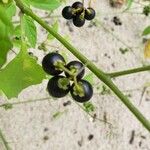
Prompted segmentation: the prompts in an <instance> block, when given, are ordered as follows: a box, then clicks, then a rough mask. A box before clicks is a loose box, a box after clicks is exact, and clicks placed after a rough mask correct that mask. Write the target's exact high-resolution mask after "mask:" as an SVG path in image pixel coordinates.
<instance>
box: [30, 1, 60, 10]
mask: <svg viewBox="0 0 150 150" xmlns="http://www.w3.org/2000/svg"><path fill="white" fill-rule="evenodd" d="M29 3H30V5H32V6H33V7H36V8H39V9H43V10H48V11H52V10H54V9H56V8H58V7H59V6H60V5H61V3H60V2H59V1H58V0H44V1H42V0H29Z"/></svg>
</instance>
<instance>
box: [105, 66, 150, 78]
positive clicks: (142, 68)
mask: <svg viewBox="0 0 150 150" xmlns="http://www.w3.org/2000/svg"><path fill="white" fill-rule="evenodd" d="M143 71H150V65H149V66H143V67H139V68H134V69H129V70H123V71H117V72H113V73H107V75H108V76H110V77H111V78H114V77H119V76H123V75H128V74H133V73H138V72H143Z"/></svg>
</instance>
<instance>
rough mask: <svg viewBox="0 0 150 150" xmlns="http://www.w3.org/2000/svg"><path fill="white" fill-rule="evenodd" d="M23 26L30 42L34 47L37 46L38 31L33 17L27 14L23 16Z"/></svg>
mask: <svg viewBox="0 0 150 150" xmlns="http://www.w3.org/2000/svg"><path fill="white" fill-rule="evenodd" d="M23 28H24V33H25V35H26V37H27V39H28V42H29V43H30V44H31V46H32V47H35V45H36V41H37V31H36V26H35V24H34V22H33V19H32V18H31V17H28V16H26V15H24V16H23Z"/></svg>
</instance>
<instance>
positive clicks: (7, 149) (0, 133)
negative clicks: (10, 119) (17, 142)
mask: <svg viewBox="0 0 150 150" xmlns="http://www.w3.org/2000/svg"><path fill="white" fill-rule="evenodd" d="M0 139H1V140H2V142H3V144H4V146H5V149H6V150H11V149H10V147H9V145H8V142H7V141H6V139H5V137H4V135H3V133H2V131H1V129H0Z"/></svg>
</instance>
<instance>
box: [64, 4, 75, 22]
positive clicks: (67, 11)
mask: <svg viewBox="0 0 150 150" xmlns="http://www.w3.org/2000/svg"><path fill="white" fill-rule="evenodd" d="M62 16H63V17H64V18H65V19H72V18H73V16H74V13H73V8H72V7H71V6H66V7H65V8H64V9H63V10H62Z"/></svg>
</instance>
